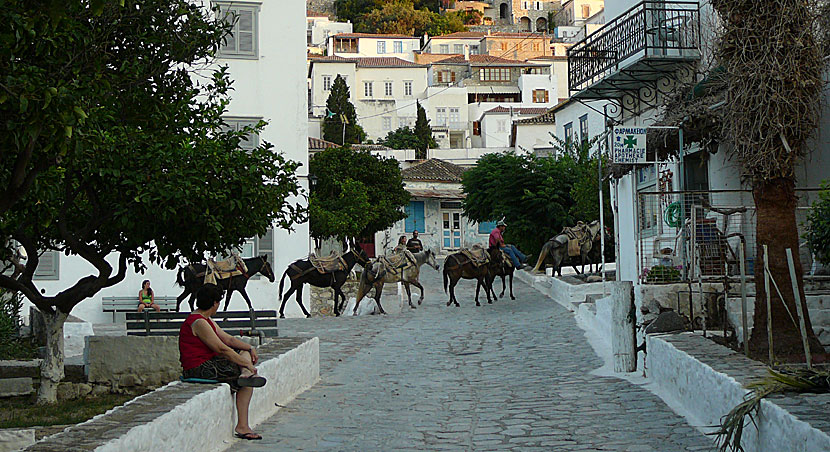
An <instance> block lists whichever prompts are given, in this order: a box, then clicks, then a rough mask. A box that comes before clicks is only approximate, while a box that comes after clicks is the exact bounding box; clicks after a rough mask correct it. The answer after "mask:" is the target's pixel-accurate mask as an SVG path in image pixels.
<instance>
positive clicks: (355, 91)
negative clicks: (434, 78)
mask: <svg viewBox="0 0 830 452" xmlns="http://www.w3.org/2000/svg"><path fill="white" fill-rule="evenodd" d="M338 75H340V76H342V77H343V78H344V79H345V81H346V84H347V85H348V86H349V94H350V96H351V101H352V104H353V105H354V106H355V111H356V112H357V117H358V121H359V122H360V125H361V127H363V130H364V131H365V132H366V135H367V138H369V139H372V140H378V139H379V138H384V137H385V136H386V135H387V134H388V133H389V132H390V131H392V130H395V129H397V128H399V127H402V126H414V125H415V119H416V116H417V115H416V112H417V107H416V100H417V99H418V98H421V97H423V94H424V92H425V91H426V88H427V66H425V65H420V64H415V63H412V62H410V61H405V60H402V59H400V58H396V57H373V58H343V57H339V56H329V57H324V58H315V59H313V60H311V102H312V108H311V113H312V115H313V116H316V117H323V116H325V114H326V100H327V99H328V96H329V91H330V90H331V86H332V83H334V80H335V78H336V77H337V76H338Z"/></svg>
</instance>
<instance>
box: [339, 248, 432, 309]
mask: <svg viewBox="0 0 830 452" xmlns="http://www.w3.org/2000/svg"><path fill="white" fill-rule="evenodd" d="M412 255H413V256H415V265H413V266H410V267H408V268H405V269H402V270H399V271H398V272H392V271H388V269H385V270H384V271H383V272H379V271H378V270H377V269H375V268H374V266H372V269H371V270H369V269H367V270H366V271H364V272H363V274H362V275H360V284H359V285H358V287H357V300H356V302H355V305H354V312H355V313H357V307H358V306H360V300H362V299H363V297H365V296H366V295H367V294H368V293H369V291H370V290H371V289H372V288H374V289H375V296H374V297H372V298H374V299H375V303H377V305H378V309H379V310H380V313H381V314H385V312H384V311H383V307H382V306H381V305H380V295H381V292H382V291H383V285H384V284H385V283H396V282H401V283H403V286H404V287H405V288H406V296H407V298H408V300H409V307H410V308H412V309H415V305H414V304H412V292H411V291H410V289H409V285H410V284H411V285H413V286H415V287H417V288H419V289H421V298H419V299H418V304H419V305H420V304H421V302H423V301H424V286H422V285H421V283H420V282H419V281H418V276H419V275H420V274H421V266H422V265H424V264H427V265H429V266H430V267H432V268H434V269H435V270H436V271H438V269H439V267H438V263H437V262H436V261H435V253H434V252H432V250H426V251H419V252H417V253H412ZM374 262H375V263H380V261H379V260H376V261H374ZM381 265H382V264H381Z"/></svg>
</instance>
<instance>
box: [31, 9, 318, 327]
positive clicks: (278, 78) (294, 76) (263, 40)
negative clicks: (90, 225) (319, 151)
mask: <svg viewBox="0 0 830 452" xmlns="http://www.w3.org/2000/svg"><path fill="white" fill-rule="evenodd" d="M305 14H306V11H305V5H304V4H303V3H301V2H280V4H277V3H276V2H267V3H262V4H258V8H257V24H258V30H257V36H256V42H257V43H258V48H257V49H256V50H257V52H256V53H257V55H256V56H255V57H253V58H250V59H242V58H233V59H230V58H229V59H225V58H219V59H218V61H217V64H226V65H228V66H229V72H230V76H231V78H232V79H233V80H234V85H233V86H234V90H233V91H232V94H231V97H232V100H231V103H230V105H229V106H228V112H227V113H226V115H227V117H229V118H236V119H239V118H241V119H252V120H256V119H264V120H265V121H267V122H268V123H269V124H268V126H267V127H266V128H265V129H264V130H263V131H262V133H261V134H260V136H259V139H260V141H268V142H270V143H272V144H273V145H274V150H275V152H282V153H284V154H285V155H286V157H288V158H289V159H291V160H295V161H299V162H301V163H302V166H301V167H300V169H299V170H298V172H297V175H298V177H299V179H300V183H301V185H302V186H303V189H304V190H307V188H308V187H307V185H308V184H307V177H306V175H307V171H308V138H307V137H308V121H307V96H306V85H307V81H306V73H305V72H306V62H305V58H306V55H305V45H304V42H305V35H306V27H305V22H304V21H303V18H304V17H305ZM290 201H291V202H297V201H298V200H296V199H293V200H290ZM273 248H274V262H271V264H272V266H273V268H274V271H275V272H276V273H277V274H278V276H279V275H281V274H282V272H283V271H284V270H285V268H286V267H287V266H288V264H289V263H290V262H292V261H293V260H295V259H298V258H301V257H305V256H306V255H308V252H309V230H308V224H307V223H306V224H300V225H297V226H295V230H294V231H293V232H288V231H285V230H282V229H279V228H275V229H274V231H273ZM58 256H59V260H58V265H57V268H56V270H57V271H56V272H55V273H56V274H55V276H54V277H52V278H49V279H48V280H38V281H36V284H37V286H38V287H39V288H42V289H43V290H44V292H45V293H46V294H47V295H54V294H56V293H58V292H60V291H61V290H64V289H66V288H67V287H70V286H71V285H73V284H75V283H76V282H77V281H78V280H79V279H80V278H83V277H85V276H89V275H94V274H97V272H96V270H95V269H94V268H93V267H92V266H91V265H90V264H89V263H88V262H87V261H85V260H84V259H81V258H79V257H77V256H64V255H62V254H59V255H58ZM144 257H145V262H147V260H146V258H147V256H146V255H145V256H144ZM107 260H108V261H109V262H110V263H111V264H112V265H113V267H114V268H117V262H116V257H115V256H114V255H111V256H109V257H108V258H107ZM144 279H149V280H151V284H152V287H153V289H154V291H155V295H156V297H169V296H174V297H175V296H178V295H179V294H180V293H181V292H182V290H181V288H179V287H178V286H176V285H175V280H176V271H175V270H166V269H164V268H162V267H159V266H156V265H150V266H149V268H148V269H147V271H146V272H145V273H143V274H141V273H136V272H134V271H133V269H132V267H128V270H127V276H126V277H125V279H124V281H122V282H121V283H119V284H116V285H115V286H113V287H109V288H107V289H104V290H102V291H100V292H99V293H97V294H95V295H94V296H93V297H91V298H88V299H86V300H84V301H82V302H81V303H80V304H78V305H77V306H76V307H75V309H74V310H73V311H72V314H73V315H75V316H77V317H80V318H81V319H83V320H86V321H88V322H93V323H108V322H111V321H112V314H111V313H104V312H102V305H101V301H102V297H136V300H137V294H138V291H139V290H140V288H141V281H142V280H144ZM247 292H248V294H249V295H250V297H251V301H252V302H253V305H254V308H255V309H276V307H277V306H278V305H277V299H278V294H277V292H278V284H276V283H275V284H271V283H270V282H269V281H268V280H267V279H266V278H255V279H251V280H250V281H249V282H248V286H247ZM136 304H137V301H136ZM289 307H290V308H291V309H295V308H296V306H292V305H290V304H289ZM185 309H187V308H186V307H185ZM229 309H230V310H246V309H247V306H246V304H245V301H244V300H243V299H242V297H241V295H239V294H238V293H237V294H235V295H234V297H233V298H232V300H231V304H230V307H229ZM28 310H29V309H28V306H27V307H24V310H23V311H24V314H27V313H28ZM299 314H300V312H299V308H296V312H295V311H287V312H286V315H294V316H296V315H299Z"/></svg>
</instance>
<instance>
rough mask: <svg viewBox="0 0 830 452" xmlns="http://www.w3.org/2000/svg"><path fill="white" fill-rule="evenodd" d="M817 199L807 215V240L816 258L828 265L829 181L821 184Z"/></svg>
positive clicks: (829, 262)
mask: <svg viewBox="0 0 830 452" xmlns="http://www.w3.org/2000/svg"><path fill="white" fill-rule="evenodd" d="M821 188H822V190H821V192H819V199H818V201H816V202H814V203H813V205H812V207H811V209H810V214H809V216H808V217H807V237H806V238H807V242H808V243H809V244H810V250H811V251H812V252H813V254H814V255H815V257H816V260H818V261H819V262H821V263H822V264H824V265H830V182H827V181H825V182H824V183H822V184H821Z"/></svg>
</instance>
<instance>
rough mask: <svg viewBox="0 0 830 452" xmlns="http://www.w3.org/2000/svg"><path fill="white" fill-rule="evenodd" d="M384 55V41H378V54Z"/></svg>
mask: <svg viewBox="0 0 830 452" xmlns="http://www.w3.org/2000/svg"><path fill="white" fill-rule="evenodd" d="M384 53H386V41H378V54H384Z"/></svg>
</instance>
